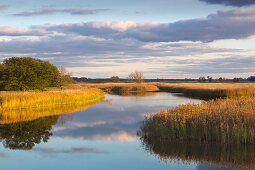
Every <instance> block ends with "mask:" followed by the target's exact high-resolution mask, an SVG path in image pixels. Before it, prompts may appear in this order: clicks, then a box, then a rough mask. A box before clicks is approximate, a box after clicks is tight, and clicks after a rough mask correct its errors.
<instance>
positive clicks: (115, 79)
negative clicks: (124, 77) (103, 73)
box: [110, 76, 120, 83]
mask: <svg viewBox="0 0 255 170" xmlns="http://www.w3.org/2000/svg"><path fill="white" fill-rule="evenodd" d="M110 79H111V82H113V83H118V82H120V78H119V77H118V76H112V77H111V78H110Z"/></svg>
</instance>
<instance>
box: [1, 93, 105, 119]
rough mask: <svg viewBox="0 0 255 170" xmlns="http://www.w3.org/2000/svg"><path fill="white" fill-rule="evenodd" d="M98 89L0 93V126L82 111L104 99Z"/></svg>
mask: <svg viewBox="0 0 255 170" xmlns="http://www.w3.org/2000/svg"><path fill="white" fill-rule="evenodd" d="M104 96H105V93H104V92H103V91H102V90H99V89H86V88H83V89H74V90H62V91H61V90H58V91H57V90H55V91H44V92H0V101H1V105H0V124H4V123H12V122H18V121H26V120H34V119H37V118H39V117H43V116H50V115H59V114H67V113H72V112H75V111H78V110H84V109H86V108H87V107H89V106H90V105H93V104H95V103H97V102H98V101H100V100H102V99H104Z"/></svg>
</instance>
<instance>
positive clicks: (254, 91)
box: [157, 83, 255, 99]
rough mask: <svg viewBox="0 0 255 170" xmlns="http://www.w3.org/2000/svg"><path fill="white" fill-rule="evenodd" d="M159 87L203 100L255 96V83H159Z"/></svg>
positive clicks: (162, 89)
mask: <svg viewBox="0 0 255 170" xmlns="http://www.w3.org/2000/svg"><path fill="white" fill-rule="evenodd" d="M157 86H158V88H159V89H160V90H161V91H165V92H172V93H183V94H184V95H185V96H189V97H195V98H201V99H216V98H226V97H242V96H255V84H254V83H158V84H157Z"/></svg>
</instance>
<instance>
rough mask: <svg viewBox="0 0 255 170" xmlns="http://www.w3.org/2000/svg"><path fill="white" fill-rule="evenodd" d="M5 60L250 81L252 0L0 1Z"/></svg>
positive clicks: (93, 74) (98, 72)
mask: <svg viewBox="0 0 255 170" xmlns="http://www.w3.org/2000/svg"><path fill="white" fill-rule="evenodd" d="M0 18H1V22H0V61H4V60H5V59H8V58H9V57H34V58H39V59H42V60H45V61H49V62H51V63H52V64H54V65H56V66H58V67H60V66H62V67H66V68H67V70H68V71H70V72H72V73H73V76H77V77H88V78H108V77H111V76H119V77H121V78H126V77H127V76H128V74H129V73H130V72H133V71H141V72H143V73H144V76H145V78H155V79H156V78H170V79H171V78H198V77H200V76H212V77H213V78H218V77H226V78H233V77H248V76H251V75H254V72H255V66H254V64H255V45H254V44H255V36H254V35H255V29H254V28H255V1H254V0H129V1H124V0H118V1H117V0H86V1H84V0H44V1H35V0H8V1H3V0H0Z"/></svg>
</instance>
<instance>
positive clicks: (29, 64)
mask: <svg viewBox="0 0 255 170" xmlns="http://www.w3.org/2000/svg"><path fill="white" fill-rule="evenodd" d="M70 81H73V80H72V79H71V77H70V75H69V74H67V73H66V71H65V69H64V68H62V67H61V68H57V67H56V66H54V65H53V64H51V63H50V62H48V61H42V60H39V59H34V58H31V57H12V58H9V59H6V60H4V62H3V63H0V90H2V91H3V90H5V91H27V90H43V89H45V88H47V87H61V86H62V85H63V84H64V83H66V82H70Z"/></svg>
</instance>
